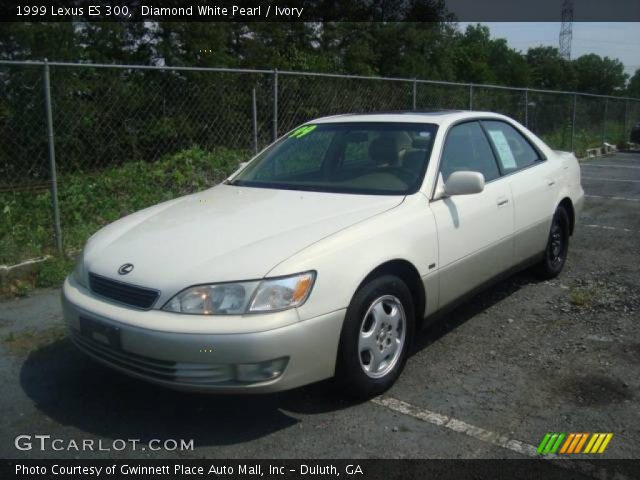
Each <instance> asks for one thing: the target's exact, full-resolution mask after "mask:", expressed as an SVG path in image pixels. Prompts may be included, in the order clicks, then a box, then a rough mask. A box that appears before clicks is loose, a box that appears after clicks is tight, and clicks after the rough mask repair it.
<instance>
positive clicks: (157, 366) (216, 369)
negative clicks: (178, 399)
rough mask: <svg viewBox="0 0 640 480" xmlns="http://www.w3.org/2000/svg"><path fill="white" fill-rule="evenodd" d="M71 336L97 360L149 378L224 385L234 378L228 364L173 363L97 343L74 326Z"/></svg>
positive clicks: (187, 383)
mask: <svg viewBox="0 0 640 480" xmlns="http://www.w3.org/2000/svg"><path fill="white" fill-rule="evenodd" d="M71 339H72V340H73V342H74V343H75V344H76V345H77V346H78V348H80V350H83V351H84V352H86V353H88V354H89V355H91V356H93V357H94V358H96V359H97V360H100V361H102V362H104V363H107V364H108V365H110V366H112V367H116V368H119V369H121V370H124V371H126V372H130V373H135V374H138V375H142V376H144V377H147V378H148V379H152V380H161V381H164V382H171V383H177V384H184V385H224V384H229V383H230V382H232V381H233V379H234V368H233V366H232V365H230V364H205V363H184V362H182V363H176V362H171V361H167V360H159V359H157V358H150V357H146V356H142V355H138V354H135V353H132V352H127V351H126V350H122V349H118V348H114V347H112V346H110V345H106V344H104V343H101V342H98V341H96V340H94V339H92V338H90V337H87V336H85V335H82V334H81V333H80V332H79V331H77V330H74V329H71Z"/></svg>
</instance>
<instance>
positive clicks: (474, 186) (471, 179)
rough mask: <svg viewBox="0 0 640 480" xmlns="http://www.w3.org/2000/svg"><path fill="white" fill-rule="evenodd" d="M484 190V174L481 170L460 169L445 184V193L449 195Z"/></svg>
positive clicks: (469, 193) (470, 193) (467, 193)
mask: <svg viewBox="0 0 640 480" xmlns="http://www.w3.org/2000/svg"><path fill="white" fill-rule="evenodd" d="M483 190H484V175H482V174H481V173H480V172H469V171H463V170H461V171H459V172H453V173H452V174H451V175H449V178H448V179H447V181H446V182H445V184H444V193H445V195H447V196H450V197H451V196H453V195H472V194H474V193H480V192H481V191H483Z"/></svg>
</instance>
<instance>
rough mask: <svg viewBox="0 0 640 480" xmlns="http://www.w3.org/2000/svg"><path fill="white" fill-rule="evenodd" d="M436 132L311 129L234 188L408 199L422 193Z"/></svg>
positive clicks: (408, 126) (266, 156) (295, 134)
mask: <svg viewBox="0 0 640 480" xmlns="http://www.w3.org/2000/svg"><path fill="white" fill-rule="evenodd" d="M436 130H437V127H436V126H435V125H432V124H420V123H391V122H389V123H381V122H367V123H360V122H358V123H355V122H354V123H325V124H307V125H304V126H302V127H299V128H297V129H295V130H293V131H292V132H290V133H289V134H288V135H286V136H285V137H284V138H282V139H280V140H279V141H278V142H276V143H275V144H273V145H272V146H271V147H269V148H268V149H267V150H265V151H264V152H262V153H261V154H260V155H259V156H258V157H257V158H256V159H255V160H254V161H252V162H251V163H250V164H249V165H248V166H247V167H246V168H245V169H244V170H243V171H241V172H240V173H239V174H238V175H237V176H236V177H235V178H234V179H233V180H232V181H231V182H229V183H230V184H232V185H239V186H246V187H262V188H279V189H290V190H313V191H320V192H334V193H361V194H375V195H406V194H409V193H413V192H415V191H417V190H418V188H420V183H421V181H422V177H423V176H424V172H425V170H426V166H427V162H428V160H429V155H430V154H431V146H432V145H433V139H434V137H435V133H436Z"/></svg>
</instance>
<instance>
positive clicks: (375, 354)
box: [336, 275, 414, 398]
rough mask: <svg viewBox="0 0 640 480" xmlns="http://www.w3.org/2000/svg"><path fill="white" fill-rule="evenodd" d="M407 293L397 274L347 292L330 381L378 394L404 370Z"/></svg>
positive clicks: (364, 394) (410, 315) (409, 312)
mask: <svg viewBox="0 0 640 480" xmlns="http://www.w3.org/2000/svg"><path fill="white" fill-rule="evenodd" d="M413 319H414V307H413V300H412V297H411V292H410V291H409V288H408V287H407V285H406V284H405V283H404V282H403V281H402V280H401V279H400V278H398V277H396V276H393V275H384V276H381V277H378V278H376V279H374V280H372V281H370V282H368V283H366V284H365V285H363V286H362V287H361V288H360V289H359V290H358V291H357V292H356V294H355V295H354V296H353V299H352V300H351V303H350V305H349V308H348V309H347V313H346V316H345V320H344V324H343V327H342V334H341V337H340V347H339V350H338V363H337V369H336V379H337V380H338V382H339V384H340V385H341V387H342V388H343V389H344V390H345V391H346V392H347V393H349V394H350V395H352V396H355V397H357V398H370V397H373V396H376V395H379V394H381V393H382V392H384V391H385V390H387V389H388V388H389V387H391V385H393V383H394V382H395V381H396V379H397V378H398V376H399V375H400V372H401V371H402V369H403V368H404V364H405V362H406V359H407V351H408V348H409V344H410V341H411V338H412V335H413V323H414V322H413Z"/></svg>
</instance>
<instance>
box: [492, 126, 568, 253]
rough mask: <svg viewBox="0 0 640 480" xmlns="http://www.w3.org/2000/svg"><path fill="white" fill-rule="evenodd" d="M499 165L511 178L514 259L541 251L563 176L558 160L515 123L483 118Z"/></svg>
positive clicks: (503, 172) (545, 242)
mask: <svg viewBox="0 0 640 480" xmlns="http://www.w3.org/2000/svg"><path fill="white" fill-rule="evenodd" d="M482 125H483V127H484V128H485V130H486V132H487V135H488V137H489V139H490V141H491V143H492V145H493V148H494V151H495V153H496V156H497V158H498V164H499V166H500V170H501V172H502V174H503V175H505V177H504V178H505V179H508V180H509V183H510V184H511V190H512V194H513V200H514V208H515V221H514V262H515V263H519V262H522V261H524V260H526V259H528V258H531V257H533V256H535V255H536V254H539V253H540V252H542V251H543V250H544V248H545V246H546V244H547V238H548V235H549V229H550V227H551V219H552V216H553V212H554V210H555V202H556V201H557V198H558V194H559V189H560V185H559V184H558V183H559V182H558V179H559V178H560V177H561V175H560V171H559V170H560V169H561V168H562V167H561V165H560V164H559V162H553V161H551V160H546V159H545V158H544V156H543V154H542V153H541V152H539V151H538V150H537V149H536V148H535V147H534V145H533V144H532V143H531V142H529V141H528V140H527V138H526V137H525V135H524V134H523V133H521V132H519V131H518V130H517V129H516V128H515V127H514V126H512V125H510V124H509V123H507V122H504V121H500V120H483V121H482Z"/></svg>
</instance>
